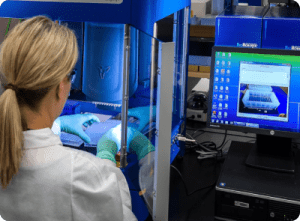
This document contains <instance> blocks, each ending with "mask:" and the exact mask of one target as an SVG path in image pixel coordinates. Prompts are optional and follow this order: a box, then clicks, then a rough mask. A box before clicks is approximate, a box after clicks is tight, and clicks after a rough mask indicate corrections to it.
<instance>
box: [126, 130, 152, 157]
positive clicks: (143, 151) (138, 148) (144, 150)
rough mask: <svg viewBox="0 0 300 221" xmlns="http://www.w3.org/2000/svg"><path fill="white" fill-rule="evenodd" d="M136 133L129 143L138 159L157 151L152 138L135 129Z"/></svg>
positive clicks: (130, 149)
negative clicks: (151, 140)
mask: <svg viewBox="0 0 300 221" xmlns="http://www.w3.org/2000/svg"><path fill="white" fill-rule="evenodd" d="M132 130H133V132H134V135H133V138H132V141H131V143H130V145H129V151H130V152H132V153H135V154H136V155H137V157H138V160H140V159H142V158H144V157H145V156H146V155H147V154H148V153H150V152H152V151H155V147H154V146H153V145H152V143H151V142H150V140H149V139H148V138H147V137H146V136H145V135H144V134H142V133H141V132H139V131H137V130H136V129H133V128H132Z"/></svg>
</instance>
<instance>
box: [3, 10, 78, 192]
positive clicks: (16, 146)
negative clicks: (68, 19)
mask: <svg viewBox="0 0 300 221" xmlns="http://www.w3.org/2000/svg"><path fill="white" fill-rule="evenodd" d="M77 59H78V46H77V40H76V36H75V34H74V33H73V32H72V31H71V30H70V29H69V28H67V27H66V26H62V25H59V24H57V23H55V22H53V21H52V20H50V19H49V18H47V17H45V16H37V17H33V18H30V19H28V20H25V21H23V22H22V23H20V24H18V25H17V26H15V27H14V28H13V29H12V30H11V31H10V32H9V33H8V35H7V36H6V38H5V40H4V41H3V43H2V45H1V51H0V73H1V74H2V75H3V76H4V78H5V79H6V82H7V83H8V84H11V85H13V86H14V87H16V89H15V90H13V89H7V90H5V91H4V92H3V94H2V95H1V97H0V182H1V186H2V188H6V187H7V186H8V184H9V183H10V181H11V180H12V178H13V176H14V175H15V174H16V173H17V172H18V170H19V167H20V163H21V160H22V156H23V142H24V141H23V130H26V129H27V125H26V122H25V120H24V118H23V117H22V113H21V111H20V107H22V106H28V107H29V108H31V109H32V110H33V111H38V110H39V105H40V103H41V101H42V99H43V98H44V97H45V96H46V94H47V93H48V92H49V90H50V89H52V88H55V87H57V88H58V85H59V84H60V82H61V81H62V80H63V79H64V78H65V77H66V75H67V74H68V73H70V72H71V71H72V69H73V68H74V67H75V65H76V62H77Z"/></svg>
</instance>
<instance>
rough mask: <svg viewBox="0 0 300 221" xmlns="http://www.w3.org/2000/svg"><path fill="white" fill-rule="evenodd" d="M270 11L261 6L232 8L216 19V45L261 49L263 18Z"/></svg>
mask: <svg viewBox="0 0 300 221" xmlns="http://www.w3.org/2000/svg"><path fill="white" fill-rule="evenodd" d="M267 11H268V8H267V7H261V6H231V7H229V8H226V9H225V10H224V11H223V12H222V13H220V14H219V15H218V16H217V17H216V34H215V45H218V46H230V47H248V48H260V47H261V38H262V36H261V35H262V34H261V33H262V18H263V16H264V15H265V14H266V12H267Z"/></svg>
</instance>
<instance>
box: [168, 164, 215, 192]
mask: <svg viewBox="0 0 300 221" xmlns="http://www.w3.org/2000/svg"><path fill="white" fill-rule="evenodd" d="M171 168H173V169H175V170H176V171H177V173H178V174H179V176H180V178H181V180H182V182H183V186H184V189H185V194H186V196H190V195H192V194H194V193H196V192H198V191H200V190H203V189H206V188H209V187H211V186H214V185H216V182H217V181H215V182H214V183H213V184H211V185H208V186H206V187H202V188H200V189H197V190H195V191H193V192H191V193H188V189H187V186H186V184H185V182H184V179H183V177H182V175H181V173H180V171H179V170H178V169H177V168H176V167H175V166H173V165H172V164H171Z"/></svg>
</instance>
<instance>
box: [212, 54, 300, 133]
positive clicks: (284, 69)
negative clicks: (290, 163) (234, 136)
mask: <svg viewBox="0 0 300 221" xmlns="http://www.w3.org/2000/svg"><path fill="white" fill-rule="evenodd" d="M299 90H300V59H299V57H297V56H293V55H274V54H257V53H241V52H222V51H217V52H216V53H215V64H214V78H213V93H212V107H211V110H212V111H211V118H210V121H211V122H210V123H211V125H218V124H219V125H220V124H228V125H236V126H243V127H252V128H263V129H272V130H280V131H288V132H300V128H299V125H300V123H299V118H300V92H299Z"/></svg>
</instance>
